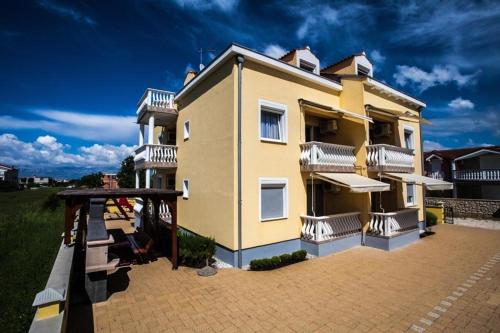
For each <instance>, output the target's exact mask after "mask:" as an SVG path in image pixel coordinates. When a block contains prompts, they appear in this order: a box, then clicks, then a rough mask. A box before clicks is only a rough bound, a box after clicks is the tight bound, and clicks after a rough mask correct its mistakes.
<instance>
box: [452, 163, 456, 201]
mask: <svg viewBox="0 0 500 333" xmlns="http://www.w3.org/2000/svg"><path fill="white" fill-rule="evenodd" d="M456 170H457V166H456V164H455V161H451V181H452V182H453V197H454V198H456V197H457V182H456V181H455V172H456Z"/></svg>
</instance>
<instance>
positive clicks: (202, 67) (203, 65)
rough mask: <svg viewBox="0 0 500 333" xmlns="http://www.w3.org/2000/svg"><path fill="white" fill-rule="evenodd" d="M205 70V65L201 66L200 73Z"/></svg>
mask: <svg viewBox="0 0 500 333" xmlns="http://www.w3.org/2000/svg"><path fill="white" fill-rule="evenodd" d="M203 68H205V65H203V64H200V72H201V71H202V70H203Z"/></svg>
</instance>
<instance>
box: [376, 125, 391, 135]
mask: <svg viewBox="0 0 500 333" xmlns="http://www.w3.org/2000/svg"><path fill="white" fill-rule="evenodd" d="M391 134H392V130H391V124H389V123H386V124H376V125H375V127H374V128H373V135H374V136H375V137H376V138H382V137H388V136H389V135H391Z"/></svg>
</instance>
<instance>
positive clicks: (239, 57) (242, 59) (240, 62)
mask: <svg viewBox="0 0 500 333" xmlns="http://www.w3.org/2000/svg"><path fill="white" fill-rule="evenodd" d="M244 62H245V57H244V56H242V55H237V56H236V63H237V64H238V267H239V268H241V267H242V263H243V256H242V251H241V247H242V231H241V224H242V223H241V222H242V221H241V220H242V217H241V215H242V214H241V210H242V199H241V71H242V69H243V63H244Z"/></svg>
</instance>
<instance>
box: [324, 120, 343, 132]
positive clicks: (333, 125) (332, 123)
mask: <svg viewBox="0 0 500 333" xmlns="http://www.w3.org/2000/svg"><path fill="white" fill-rule="evenodd" d="M319 129H320V132H321V134H327V133H336V132H337V130H338V129H339V128H338V124H337V119H330V120H326V121H322V122H320V125H319Z"/></svg>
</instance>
